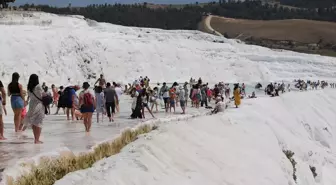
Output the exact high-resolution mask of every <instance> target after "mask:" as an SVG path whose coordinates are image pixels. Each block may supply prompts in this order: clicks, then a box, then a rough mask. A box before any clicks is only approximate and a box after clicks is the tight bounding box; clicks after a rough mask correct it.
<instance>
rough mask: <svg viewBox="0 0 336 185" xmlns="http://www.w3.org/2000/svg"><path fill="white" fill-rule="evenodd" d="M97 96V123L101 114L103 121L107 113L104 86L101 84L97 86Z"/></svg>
mask: <svg viewBox="0 0 336 185" xmlns="http://www.w3.org/2000/svg"><path fill="white" fill-rule="evenodd" d="M95 96H96V102H97V107H96V112H97V123H99V116H100V114H101V116H102V121H103V118H104V114H105V97H104V93H103V88H102V87H101V86H96V87H95Z"/></svg>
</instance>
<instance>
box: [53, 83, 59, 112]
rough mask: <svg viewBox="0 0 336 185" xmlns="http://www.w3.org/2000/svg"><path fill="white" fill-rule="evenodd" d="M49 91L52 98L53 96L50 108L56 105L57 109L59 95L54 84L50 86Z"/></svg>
mask: <svg viewBox="0 0 336 185" xmlns="http://www.w3.org/2000/svg"><path fill="white" fill-rule="evenodd" d="M51 90H52V93H53V94H52V96H53V104H52V106H51V107H54V105H56V107H57V104H58V98H59V94H58V92H57V88H56V86H55V85H54V84H52V85H51Z"/></svg>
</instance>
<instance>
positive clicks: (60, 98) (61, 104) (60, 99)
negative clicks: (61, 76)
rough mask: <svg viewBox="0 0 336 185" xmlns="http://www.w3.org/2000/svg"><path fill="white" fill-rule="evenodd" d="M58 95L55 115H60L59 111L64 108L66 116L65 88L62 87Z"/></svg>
mask: <svg viewBox="0 0 336 185" xmlns="http://www.w3.org/2000/svg"><path fill="white" fill-rule="evenodd" d="M57 94H58V102H57V110H56V113H55V114H58V111H59V110H60V109H61V108H62V109H63V112H64V114H65V104H66V102H65V95H64V87H63V86H60V88H59V91H58V92H57Z"/></svg>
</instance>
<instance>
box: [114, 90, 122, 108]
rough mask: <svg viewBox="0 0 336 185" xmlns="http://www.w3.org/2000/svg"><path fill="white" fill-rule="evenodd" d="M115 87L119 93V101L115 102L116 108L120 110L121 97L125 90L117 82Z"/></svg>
mask: <svg viewBox="0 0 336 185" xmlns="http://www.w3.org/2000/svg"><path fill="white" fill-rule="evenodd" d="M114 89H115V91H116V93H117V96H118V101H116V102H115V105H116V110H117V112H120V98H121V95H122V94H123V90H122V88H121V86H120V84H116V85H115V87H114Z"/></svg>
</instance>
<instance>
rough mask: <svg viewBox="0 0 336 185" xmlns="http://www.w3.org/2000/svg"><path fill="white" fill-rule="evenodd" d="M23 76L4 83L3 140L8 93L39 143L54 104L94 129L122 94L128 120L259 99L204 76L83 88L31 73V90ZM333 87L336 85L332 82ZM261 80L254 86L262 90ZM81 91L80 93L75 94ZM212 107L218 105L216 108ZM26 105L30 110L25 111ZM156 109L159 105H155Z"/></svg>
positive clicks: (18, 124) (116, 108)
mask: <svg viewBox="0 0 336 185" xmlns="http://www.w3.org/2000/svg"><path fill="white" fill-rule="evenodd" d="M19 79H20V75H19V74H18V73H13V74H12V80H11V82H10V83H9V84H8V87H7V90H6V89H5V87H4V85H3V83H2V82H1V81H0V92H1V97H0V140H5V139H6V138H5V137H4V123H3V115H7V110H6V103H7V96H9V97H10V103H11V107H12V110H13V112H14V131H15V132H22V131H25V130H26V129H27V128H32V130H33V134H34V140H35V143H36V144H40V143H42V141H40V135H41V130H42V126H43V120H44V118H45V115H49V114H51V108H53V107H57V109H56V112H55V113H54V114H55V115H57V114H59V112H60V110H61V109H62V110H63V113H64V114H66V119H67V120H72V121H74V120H82V121H83V123H84V127H85V131H86V132H90V130H91V125H92V117H93V113H94V112H96V119H97V123H99V122H103V121H104V120H103V119H104V117H107V118H108V120H109V122H114V119H115V114H116V113H118V112H120V101H121V96H122V95H123V94H125V95H124V96H129V97H130V98H131V99H132V103H131V105H130V119H143V118H145V117H146V115H145V113H146V112H148V113H149V114H150V115H151V117H153V118H155V113H157V112H159V108H160V109H161V108H163V109H164V112H166V113H176V112H177V111H178V110H177V107H180V110H181V112H180V114H186V112H187V107H188V105H189V107H190V108H195V109H199V108H200V107H204V108H206V109H209V110H211V111H209V114H216V113H218V112H223V111H224V110H225V109H226V108H227V107H228V105H229V103H230V102H231V101H232V102H234V106H235V107H236V108H238V107H239V106H240V104H241V99H243V98H257V97H256V94H255V92H254V91H253V92H252V94H251V95H247V94H246V86H245V84H244V83H242V84H239V83H236V84H234V86H233V90H232V91H231V88H230V85H229V84H228V83H224V82H218V83H217V84H215V85H213V86H210V85H209V84H208V83H205V82H203V80H202V79H201V78H199V79H198V80H195V79H193V78H191V79H190V81H189V82H184V83H182V84H178V83H177V82H174V83H172V85H171V86H169V85H168V84H167V83H165V82H164V83H163V84H162V85H160V83H157V84H156V85H155V87H152V86H151V85H150V79H149V78H148V77H147V76H146V77H144V78H143V77H142V76H140V78H139V79H136V80H134V82H133V83H132V84H128V85H125V86H124V88H122V86H121V84H119V83H115V82H112V83H110V82H107V81H106V80H105V78H104V75H100V78H98V79H97V81H96V82H95V84H94V85H93V87H92V88H90V83H89V82H84V83H83V84H82V86H79V85H72V84H71V83H70V79H68V83H69V84H68V85H65V86H60V87H59V88H57V87H56V86H55V85H54V84H52V85H51V86H50V89H51V90H50V89H49V86H48V85H47V84H46V83H45V82H43V83H42V85H40V82H39V77H38V76H37V75H36V74H32V75H31V76H30V77H29V81H28V84H27V88H26V89H27V91H26V90H25V88H23V86H22V84H20V82H19ZM295 82H296V85H295V87H296V88H298V89H300V90H307V87H308V86H309V87H311V88H312V89H316V88H317V87H321V88H324V87H326V86H328V83H327V82H324V81H322V82H320V81H317V82H311V81H307V82H305V81H303V80H297V81H295ZM330 87H332V88H335V84H332V83H331V84H330ZM261 88H262V85H261V84H260V83H258V84H257V85H256V86H255V89H261ZM80 89H82V90H81V92H80V93H77V92H78V91H79V90H80ZM290 90H291V89H290V84H288V85H285V84H284V83H270V84H268V85H267V86H266V88H265V94H267V95H270V96H272V97H274V96H279V92H282V93H284V92H285V91H288V92H289V91H290ZM211 105H213V106H214V107H212V106H211ZM27 107H28V109H27ZM154 108H155V109H154Z"/></svg>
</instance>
